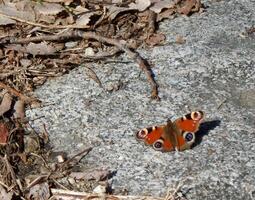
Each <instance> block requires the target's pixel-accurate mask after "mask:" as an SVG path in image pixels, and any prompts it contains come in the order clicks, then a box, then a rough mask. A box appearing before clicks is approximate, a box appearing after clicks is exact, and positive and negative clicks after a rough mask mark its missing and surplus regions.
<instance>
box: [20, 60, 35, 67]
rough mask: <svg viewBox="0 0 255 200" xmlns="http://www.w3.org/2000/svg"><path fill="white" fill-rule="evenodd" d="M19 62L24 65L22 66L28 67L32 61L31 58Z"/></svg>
mask: <svg viewBox="0 0 255 200" xmlns="http://www.w3.org/2000/svg"><path fill="white" fill-rule="evenodd" d="M19 62H20V64H21V65H22V67H28V66H30V65H31V64H32V61H31V60H29V59H20V61H19Z"/></svg>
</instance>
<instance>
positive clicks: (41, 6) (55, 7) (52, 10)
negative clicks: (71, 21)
mask: <svg viewBox="0 0 255 200" xmlns="http://www.w3.org/2000/svg"><path fill="white" fill-rule="evenodd" d="M35 10H36V11H37V12H38V13H39V14H42V15H56V14H58V13H60V12H62V11H63V10H65V8H64V7H63V6H61V5H60V4H56V3H45V2H40V3H37V4H36V6H35Z"/></svg>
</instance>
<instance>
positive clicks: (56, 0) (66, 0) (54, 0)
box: [44, 0, 74, 5]
mask: <svg viewBox="0 0 255 200" xmlns="http://www.w3.org/2000/svg"><path fill="white" fill-rule="evenodd" d="M44 1H45V2H49V3H64V4H65V5H70V3H72V2H73V1H74V0H44Z"/></svg>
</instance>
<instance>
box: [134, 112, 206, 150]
mask: <svg viewBox="0 0 255 200" xmlns="http://www.w3.org/2000/svg"><path fill="white" fill-rule="evenodd" d="M203 118H204V113H203V112H202V111H195V112H191V113H189V114H187V115H184V116H183V117H181V118H178V119H176V120H175V121H173V122H172V121H171V120H168V121H167V124H166V125H162V126H152V127H149V128H144V129H142V130H140V131H138V132H136V134H135V136H136V139H137V140H139V141H143V142H144V143H145V144H147V145H151V146H152V147H153V148H154V149H155V150H157V151H162V152H165V151H174V150H178V151H183V150H185V149H190V148H191V146H192V144H193V143H194V142H195V133H196V132H197V131H198V129H199V126H200V123H201V121H202V120H203Z"/></svg>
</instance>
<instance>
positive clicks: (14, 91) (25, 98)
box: [0, 82, 35, 103]
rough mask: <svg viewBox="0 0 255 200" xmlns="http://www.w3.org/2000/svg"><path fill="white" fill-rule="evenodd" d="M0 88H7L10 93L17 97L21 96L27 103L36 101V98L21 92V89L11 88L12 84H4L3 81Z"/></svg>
mask: <svg viewBox="0 0 255 200" xmlns="http://www.w3.org/2000/svg"><path fill="white" fill-rule="evenodd" d="M0 88H3V89H5V90H7V91H8V92H9V93H11V94H12V95H13V96H16V97H19V98H20V99H21V100H23V101H24V102H25V103H28V102H32V101H34V100H35V99H31V98H29V97H27V96H26V95H24V94H21V93H20V92H19V91H17V90H16V89H14V88H11V87H10V86H8V85H6V84H4V83H3V82H0Z"/></svg>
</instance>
